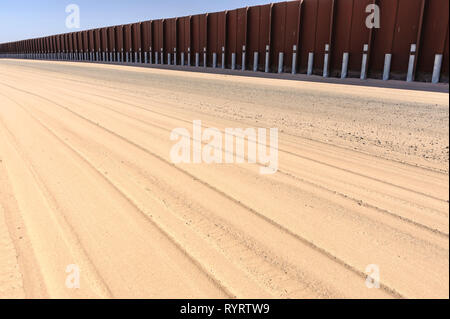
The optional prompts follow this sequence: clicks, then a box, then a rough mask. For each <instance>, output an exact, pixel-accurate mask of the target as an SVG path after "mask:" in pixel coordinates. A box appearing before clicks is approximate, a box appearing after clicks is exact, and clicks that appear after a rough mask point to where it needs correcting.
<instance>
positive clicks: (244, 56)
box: [242, 45, 246, 71]
mask: <svg viewBox="0 0 450 319" xmlns="http://www.w3.org/2000/svg"><path fill="white" fill-rule="evenodd" d="M245 62H246V53H245V45H243V46H242V71H245Z"/></svg>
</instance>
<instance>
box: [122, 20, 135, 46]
mask: <svg viewBox="0 0 450 319" xmlns="http://www.w3.org/2000/svg"><path fill="white" fill-rule="evenodd" d="M131 28H132V25H131V24H126V25H124V26H123V36H124V38H123V39H124V51H126V52H132V51H133V35H132V32H131Z"/></svg>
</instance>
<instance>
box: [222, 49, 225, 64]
mask: <svg viewBox="0 0 450 319" xmlns="http://www.w3.org/2000/svg"><path fill="white" fill-rule="evenodd" d="M222 69H225V47H222Z"/></svg>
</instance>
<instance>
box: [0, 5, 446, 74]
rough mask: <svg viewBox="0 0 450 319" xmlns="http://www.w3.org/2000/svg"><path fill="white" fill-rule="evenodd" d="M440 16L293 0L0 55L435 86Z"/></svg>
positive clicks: (55, 40)
mask: <svg viewBox="0 0 450 319" xmlns="http://www.w3.org/2000/svg"><path fill="white" fill-rule="evenodd" d="M377 14H379V16H376V15H377ZM370 19H373V21H375V22H379V25H377V23H373V24H370V23H368V20H369V21H370ZM377 19H378V20H377ZM448 22H449V0H300V1H288V2H280V3H273V4H268V5H261V6H254V7H247V8H240V9H235V10H229V11H223V12H215V13H206V14H199V15H193V16H186V17H179V18H170V19H159V20H151V21H144V22H138V23H132V24H127V25H119V26H113V27H105V28H100V29H94V30H87V31H79V32H72V33H66V34H59V35H54V36H48V37H42V38H37V39H30V40H23V41H18V42H12V43H4V44H0V57H14V58H27V59H52V60H71V61H104V62H122V63H146V64H169V65H189V66H196V67H213V68H227V69H240V70H253V71H255V72H257V71H260V72H279V73H284V72H289V73H306V74H316V75H322V76H325V77H328V76H331V77H342V78H345V77H360V78H361V79H365V78H380V79H385V80H387V79H401V80H407V81H426V82H435V83H437V82H448V75H449V65H448V64H449V56H448V37H449V32H448V29H449V23H448Z"/></svg>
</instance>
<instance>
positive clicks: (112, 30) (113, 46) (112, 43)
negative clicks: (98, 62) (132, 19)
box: [108, 27, 116, 52]
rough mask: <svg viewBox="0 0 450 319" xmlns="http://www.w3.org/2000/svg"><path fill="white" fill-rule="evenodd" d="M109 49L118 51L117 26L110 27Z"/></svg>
mask: <svg viewBox="0 0 450 319" xmlns="http://www.w3.org/2000/svg"><path fill="white" fill-rule="evenodd" d="M108 50H109V51H110V52H116V28H115V27H109V28H108Z"/></svg>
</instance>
